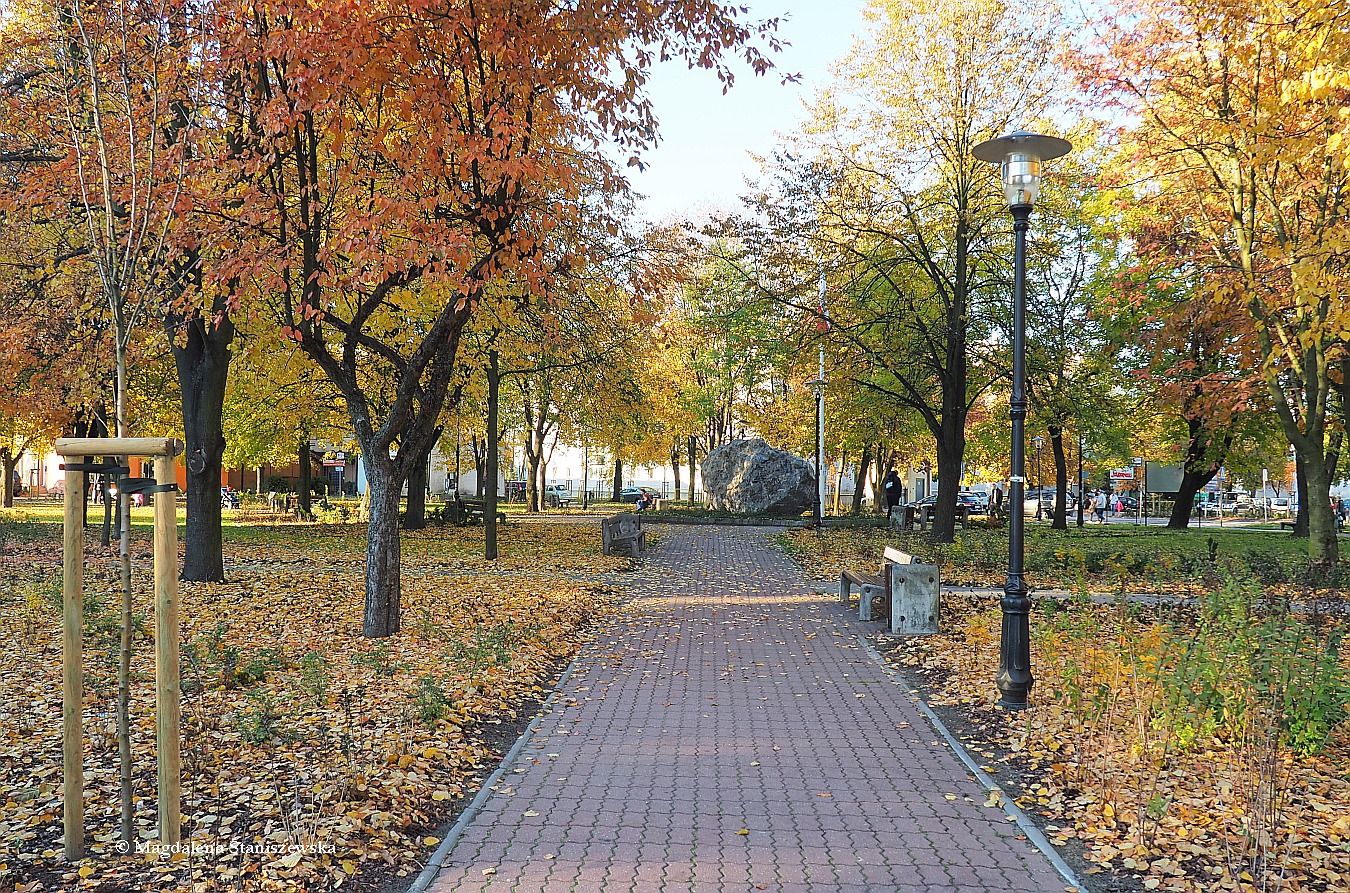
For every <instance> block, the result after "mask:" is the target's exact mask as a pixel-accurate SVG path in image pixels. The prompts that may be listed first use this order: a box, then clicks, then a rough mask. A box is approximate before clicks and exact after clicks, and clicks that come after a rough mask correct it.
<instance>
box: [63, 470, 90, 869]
mask: <svg viewBox="0 0 1350 893" xmlns="http://www.w3.org/2000/svg"><path fill="white" fill-rule="evenodd" d="M66 461H67V464H78V463H80V462H82V461H84V457H83V456H67V457H66ZM82 481H83V475H82V474H81V473H80V472H78V471H67V472H66V505H65V531H64V534H65V543H64V552H63V561H64V570H63V573H62V578H61V726H62V742H63V744H62V772H63V775H62V778H63V782H64V787H63V793H62V799H63V801H64V803H63V806H64V816H63V818H64V822H65V849H66V860H67V861H69V862H74V861H76V860H77V859H82V858H84V714H83V704H84V641H83V635H84V515H83V512H82V509H83V508H84V484H83V482H82Z"/></svg>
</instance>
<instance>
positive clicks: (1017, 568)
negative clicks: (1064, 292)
mask: <svg viewBox="0 0 1350 893" xmlns="http://www.w3.org/2000/svg"><path fill="white" fill-rule="evenodd" d="M1012 215H1013V233H1014V234H1015V248H1014V253H1013V370H1012V372H1013V374H1012V412H1011V416H1012V480H1011V484H1012V494H1011V499H1012V502H1011V505H1010V506H1009V509H1010V510H1009V513H1008V580H1007V583H1006V584H1005V585H1004V587H1003V628H1002V632H1001V634H1000V637H999V666H998V677H997V681H998V690H999V693H1000V695H1001V697H1000V698H999V703H1000V704H1002V705H1003V706H1004V707H1007V708H1009V709H1013V710H1017V709H1021V708H1024V707H1026V706H1027V702H1028V700H1029V699H1030V696H1031V686H1032V684H1033V683H1034V681H1035V680H1034V679H1033V678H1032V675H1031V627H1030V619H1029V617H1028V615H1029V614H1030V613H1031V598H1030V594H1029V591H1028V589H1027V582H1026V577H1025V569H1024V566H1023V554H1024V545H1025V544H1024V542H1023V521H1024V518H1023V510H1022V506H1023V503H1024V501H1025V500H1024V499H1023V498H1022V488H1023V485H1024V484H1025V483H1026V421H1027V393H1026V353H1027V345H1026V337H1027V283H1026V278H1027V226H1028V220H1029V219H1030V217H1031V205H1014V206H1013V207H1012ZM1037 502H1038V504H1039V498H1038V500H1037Z"/></svg>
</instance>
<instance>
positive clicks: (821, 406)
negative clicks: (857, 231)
mask: <svg viewBox="0 0 1350 893" xmlns="http://www.w3.org/2000/svg"><path fill="white" fill-rule="evenodd" d="M817 303H818V305H819V308H820V319H819V321H818V322H817V328H818V329H819V331H820V334H821V339H820V371H819V373H818V374H817V375H816V379H815V381H811V382H808V384H809V385H810V387H811V390H812V391H813V392H815V395H816V498H815V499H814V500H812V514H813V516H814V518H815V524H816V531H817V532H819V531H820V528H821V524H822V523H823V520H824V508H825V468H824V456H825V338H824V335H825V333H826V332H828V331H829V330H830V318H829V316H828V314H827V313H826V310H825V271H824V270H821V272H820V294H819V295H818V297H817Z"/></svg>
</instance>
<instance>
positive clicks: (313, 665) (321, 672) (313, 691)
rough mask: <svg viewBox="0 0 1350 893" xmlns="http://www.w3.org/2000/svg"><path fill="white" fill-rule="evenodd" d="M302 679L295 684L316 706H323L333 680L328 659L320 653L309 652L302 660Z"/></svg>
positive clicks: (300, 665)
mask: <svg viewBox="0 0 1350 893" xmlns="http://www.w3.org/2000/svg"><path fill="white" fill-rule="evenodd" d="M299 667H300V678H299V680H298V681H297V682H296V683H295V686H296V688H298V689H299V690H300V691H301V692H302V693H303V694H304V695H305V696H306V697H308V698H309V699H310V700H311V701H313V702H314V703H316V704H322V703H323V702H324V698H325V696H326V695H327V693H328V684H329V681H330V678H331V674H330V673H329V668H328V659H327V658H326V657H324V656H323V653H322V652H319V651H313V650H311V651H307V652H305V656H304V657H302V658H300V664H299Z"/></svg>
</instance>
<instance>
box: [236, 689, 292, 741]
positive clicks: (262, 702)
mask: <svg viewBox="0 0 1350 893" xmlns="http://www.w3.org/2000/svg"><path fill="white" fill-rule="evenodd" d="M276 708H277V704H276V701H275V700H273V698H272V695H271V693H270V692H268V691H266V690H264V689H256V690H254V691H251V692H249V693H248V706H247V707H245V708H244V709H243V710H241V711H239V712H238V713H237V714H235V717H234V724H235V729H236V730H237V731H238V732H239V737H240V738H242V739H243V740H244V741H245V742H247V743H248V744H255V745H256V744H266V743H267V742H268V741H271V740H272V738H273V737H285V734H284V732H283V730H282V727H281V715H280V714H279V713H278V712H277V709H276Z"/></svg>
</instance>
